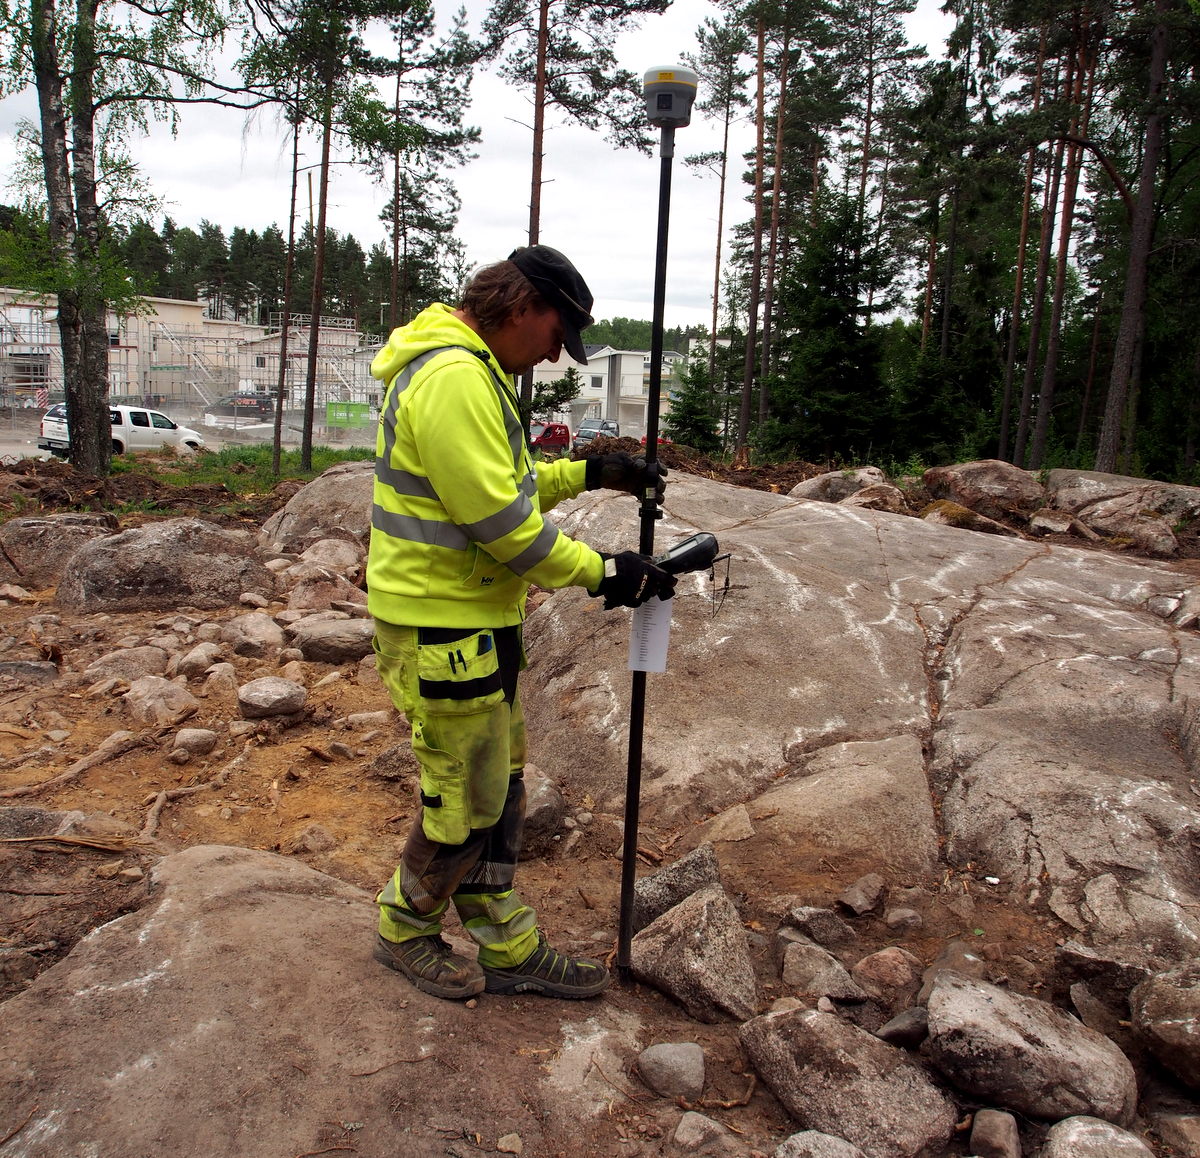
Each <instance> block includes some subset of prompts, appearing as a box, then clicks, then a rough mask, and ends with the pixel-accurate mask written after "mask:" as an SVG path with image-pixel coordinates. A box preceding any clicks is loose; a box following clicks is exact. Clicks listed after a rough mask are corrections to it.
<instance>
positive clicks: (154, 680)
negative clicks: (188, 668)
mask: <svg viewBox="0 0 1200 1158" xmlns="http://www.w3.org/2000/svg"><path fill="white" fill-rule="evenodd" d="M124 700H125V709H126V711H128V712H129V714H130V715H131V716H132V717H133V718H134V719H135V720H137V721H138V722H139V723H142V724H149V725H151V726H153V727H161V726H162V725H164V724H178V723H179V722H180V721H182V720H186V719H187V718H188V717H189V716H193V715H195V713H196V712H198V711H199V710H200V701H199V700H198V699H196V697H195V696H194V695H192V693H191V692H189V691H188V690H187V688H181V687H180V686H179V685H178V684H175V683H172V682H171V681H170V680H167V679H163V678H162V676H154V675H146V676H139V677H138V678H137V679H135V680H134V681H133V682H132V683H131V684H130V685H129V691H127V692H126V693H125V696H124Z"/></svg>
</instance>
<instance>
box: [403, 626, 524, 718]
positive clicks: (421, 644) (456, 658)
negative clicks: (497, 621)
mask: <svg viewBox="0 0 1200 1158" xmlns="http://www.w3.org/2000/svg"><path fill="white" fill-rule="evenodd" d="M417 686H418V691H419V692H420V695H421V699H422V700H423V701H424V702H425V708H426V710H427V711H428V712H430V713H435V714H441V715H455V716H465V715H470V714H472V713H474V712H487V711H490V710H491V709H492V708H494V707H495V706H496V705H497V704H499V703H500V701H501V700H503V699H504V685H503V681H502V679H501V676H500V663H499V658H498V656H497V654H496V640H495V638H494V636H493V635H492V632H491V629H490V628H486V629H484V630H482V631H462V630H461V629H457V628H445V627H441V628H439V627H421V628H418V629H417Z"/></svg>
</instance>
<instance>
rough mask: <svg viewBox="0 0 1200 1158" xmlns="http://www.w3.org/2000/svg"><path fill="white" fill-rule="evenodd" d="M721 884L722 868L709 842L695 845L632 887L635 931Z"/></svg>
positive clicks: (641, 878) (640, 878)
mask: <svg viewBox="0 0 1200 1158" xmlns="http://www.w3.org/2000/svg"><path fill="white" fill-rule="evenodd" d="M720 883H721V866H720V865H719V864H718V863H717V854H716V853H715V852H714V851H713V846H712V845H711V844H710V843H708V841H705V842H704V843H703V844H700V845H697V846H696V847H695V848H694V849H692V851H691V852H689V853H688V854H687V855H686V856H683V857H680V858H679V860H677V861H672V862H671V863H670V864H668V865H664V866H663V867H662V868H660V869H657V870H656V871H654V872H652V873H648V874H647V875H646V876H644V877H639V878H638V879H637V880H636V881H635V882H634V886H633V922H632V923H633V928H634V931H635V932H636V931H637V930H639V929H644V928H645V927H646V926H647V925H648V924H650V922H651V921H654V920H657V919H658V918H659V917H661V916H662V915H663V913H665V912H666V911H667V910H668V909H671V908H674V907H675V906H676V905H677V904H679V902H680V901H682V900H685V899H686V898H688V897H690V896H691V895H692V893H694V892H696V891H698V890H699V889H702V888H704V887H705V886H706V885H719V884H720Z"/></svg>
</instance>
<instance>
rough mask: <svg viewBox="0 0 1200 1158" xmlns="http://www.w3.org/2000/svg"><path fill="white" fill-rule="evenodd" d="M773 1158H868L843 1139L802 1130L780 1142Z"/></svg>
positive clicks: (819, 1132)
mask: <svg viewBox="0 0 1200 1158" xmlns="http://www.w3.org/2000/svg"><path fill="white" fill-rule="evenodd" d="M773 1158H866V1155H865V1154H864V1153H863V1152H862V1151H861V1150H860V1149H859V1148H858V1147H857V1146H851V1145H850V1143H849V1142H847V1141H846V1140H845V1139H843V1138H835V1137H834V1136H833V1135H832V1134H822V1133H821V1131H820V1130H801V1131H800V1133H798V1134H793V1135H792V1136H791V1137H790V1138H785V1139H784V1140H783V1141H782V1142H780V1143H779V1145H778V1146H776V1147H775V1153H774V1155H773Z"/></svg>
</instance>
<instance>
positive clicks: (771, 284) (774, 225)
mask: <svg viewBox="0 0 1200 1158" xmlns="http://www.w3.org/2000/svg"><path fill="white" fill-rule="evenodd" d="M790 39H791V33H790V31H789V32H788V33H787V34H786V35H785V36H784V40H783V58H782V62H781V66H780V73H779V102H778V104H777V105H776V106H775V172H774V174H773V176H772V179H771V226H770V231H769V235H768V240H767V281H766V289H765V292H764V294H763V334H762V354H761V355H760V358H759V384H758V421H759V423H760V424H761V423H763V422H766V420H767V414H768V412H769V410H770V398H769V396H768V395H769V389H770V387H769V381H770V367H771V331H772V329H773V324H772V323H773V318H772V313H773V311H774V308H775V261H776V257H777V256H778V252H779V221H780V209H781V202H782V200H783V128H784V124H785V123H786V121H787V75H788V43H789V41H790Z"/></svg>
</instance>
